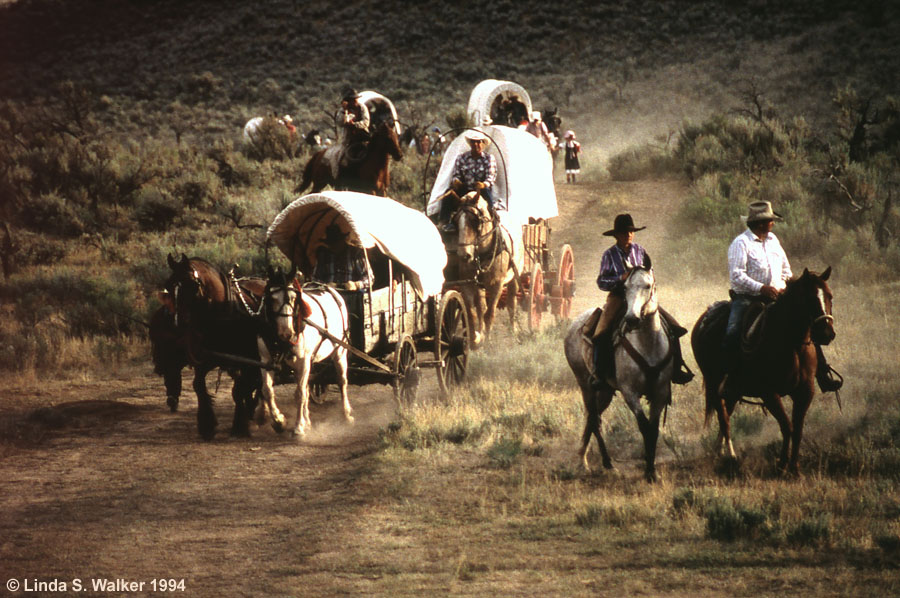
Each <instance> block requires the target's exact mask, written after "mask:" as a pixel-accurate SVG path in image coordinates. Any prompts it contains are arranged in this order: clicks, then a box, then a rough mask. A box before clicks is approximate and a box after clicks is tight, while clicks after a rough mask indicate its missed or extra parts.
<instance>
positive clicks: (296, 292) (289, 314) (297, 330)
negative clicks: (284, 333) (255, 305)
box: [266, 278, 306, 345]
mask: <svg viewBox="0 0 900 598" xmlns="http://www.w3.org/2000/svg"><path fill="white" fill-rule="evenodd" d="M292 291H293V296H292ZM279 293H281V294H283V296H284V299H283V301H282V302H281V306H280V307H279V308H278V311H274V310H272V311H271V312H270V313H271V315H272V318H273V320H274V321H276V322H277V321H278V319H280V318H289V321H290V322H292V323H293V325H294V334H293V335H292V338H291V341H290V343H291V344H292V345H297V344H299V343H300V335H301V334H302V333H303V330H304V329H305V328H306V321H305V319H304V318H301V317H299V316H300V296H301V294H302V293H303V290H302V289H301V287H300V281H298V280H297V279H296V278H294V279H293V280H292V281H291V282H287V281H285V283H283V284H279V285H277V286H276V285H272V286H269V287H268V288H267V289H266V298H267V299H268V298H270V297H273V296H275V295H276V294H279ZM267 302H268V301H267Z"/></svg>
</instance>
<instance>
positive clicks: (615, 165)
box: [608, 144, 681, 181]
mask: <svg viewBox="0 0 900 598" xmlns="http://www.w3.org/2000/svg"><path fill="white" fill-rule="evenodd" d="M680 164H681V163H680V162H679V161H678V160H676V159H675V157H674V156H673V155H672V153H671V151H669V149H668V148H665V147H659V146H657V145H652V144H645V145H642V146H640V147H637V148H633V149H629V150H626V151H624V152H622V153H619V154H616V155H614V156H612V157H611V158H610V159H609V165H608V169H609V176H610V178H611V179H612V180H614V181H637V180H640V179H644V178H658V177H662V176H667V175H671V174H676V173H678V172H679V170H680Z"/></svg>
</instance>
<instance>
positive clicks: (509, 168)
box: [425, 126, 559, 224]
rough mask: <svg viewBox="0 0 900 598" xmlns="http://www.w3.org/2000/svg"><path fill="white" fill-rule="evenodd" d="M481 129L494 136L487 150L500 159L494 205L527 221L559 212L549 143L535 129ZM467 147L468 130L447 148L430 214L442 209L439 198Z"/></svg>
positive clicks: (513, 218)
mask: <svg viewBox="0 0 900 598" xmlns="http://www.w3.org/2000/svg"><path fill="white" fill-rule="evenodd" d="M478 130H480V131H483V132H484V133H485V134H486V135H487V136H488V137H490V139H491V143H490V145H488V148H487V150H486V151H487V152H488V153H490V154H493V156H494V159H495V160H497V181H496V182H495V183H494V206H495V208H497V211H498V212H500V215H501V217H502V218H504V220H507V219H508V220H511V221H517V222H520V223H522V224H524V223H527V222H528V218H553V217H555V216H558V215H559V207H558V205H557V203H556V187H554V186H553V160H552V158H551V157H550V153H549V152H548V151H547V146H545V145H544V144H543V143H541V142H540V141H539V140H538V138H537V137H535V136H534V135H532V134H531V133H526V132H525V131H522V130H519V129H513V128H511V127H501V126H487V127H478ZM467 151H469V144H468V143H467V142H466V140H465V135H464V134H463V135H459V136H458V137H457V138H456V139H454V140H453V142H452V143H451V144H450V145H449V146H448V147H447V149H446V150H445V151H444V158H443V161H442V162H441V168H440V170H439V171H438V175H437V178H436V179H435V181H434V186H433V187H432V188H431V195H430V196H429V198H428V206H427V208H426V210H425V211H426V212H427V213H428V215H429V216H431V215H435V214H437V213H438V212H439V211H440V209H441V207H440V202H439V201H438V198H439V197H440V196H441V195H443V194H444V192H445V191H446V190H447V189H449V188H450V182H451V180H452V179H453V166H454V164H455V163H456V158H457V156H459V155H460V154H463V153H465V152H467ZM503 212H507V214H503ZM507 217H508V218H507Z"/></svg>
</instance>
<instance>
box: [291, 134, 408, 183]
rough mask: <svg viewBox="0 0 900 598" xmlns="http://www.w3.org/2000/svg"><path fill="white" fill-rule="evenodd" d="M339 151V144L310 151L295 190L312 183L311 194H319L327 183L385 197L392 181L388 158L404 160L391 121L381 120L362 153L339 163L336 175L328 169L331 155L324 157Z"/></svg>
mask: <svg viewBox="0 0 900 598" xmlns="http://www.w3.org/2000/svg"><path fill="white" fill-rule="evenodd" d="M340 151H341V147H340V146H338V145H335V146H331V147H330V148H327V149H324V150H321V151H319V152H316V153H315V154H313V156H312V158H310V159H309V162H307V163H306V166H305V167H304V169H303V178H302V179H301V181H300V184H299V185H297V187H296V188H295V189H294V192H295V193H302V192H303V190H304V189H306V188H307V187H308V186H309V185H310V184H312V192H313V193H318V192H319V191H321V190H322V189H324V188H325V187H326V186H328V185H331V187H332V188H334V189H342V190H348V191H358V192H360V193H369V194H372V195H380V196H381V197H386V196H387V189H388V186H389V185H390V183H391V171H390V163H391V158H394V159H395V160H402V159H403V152H402V150H401V149H400V139H399V138H398V137H397V132H396V131H395V130H394V124H393V122H391V121H383V122H381V123H380V124H379V125H377V126H376V127H375V131H374V132H373V133H372V139H371V140H370V141H369V144H368V146H367V148H366V152H365V155H364V156H363V157H361V158H360V159H359V160H357V161H354V162H351V163H350V164H349V165H348V166H346V167H344V166H341V167H340V169H339V170H338V174H337V177H336V178H335V176H334V173H333V171H332V169H331V162H330V158H331V156H326V152H340ZM339 157H340V156H338V158H339Z"/></svg>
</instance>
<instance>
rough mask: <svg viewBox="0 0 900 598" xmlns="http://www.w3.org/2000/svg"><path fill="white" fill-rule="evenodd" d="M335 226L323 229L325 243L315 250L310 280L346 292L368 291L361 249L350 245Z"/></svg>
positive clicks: (365, 267)
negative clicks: (313, 266) (311, 278)
mask: <svg viewBox="0 0 900 598" xmlns="http://www.w3.org/2000/svg"><path fill="white" fill-rule="evenodd" d="M349 234H350V233H345V232H343V231H342V230H341V227H340V226H338V225H337V224H329V225H328V227H327V228H326V229H325V243H324V244H323V245H322V246H320V247H319V248H318V249H317V250H316V267H315V269H314V270H313V278H314V279H315V280H318V281H319V282H324V283H325V284H327V285H329V286H333V287H336V288H338V289H342V290H346V291H362V290H365V289H367V288H369V266H368V263H367V262H366V253H365V250H364V249H363V248H362V247H358V246H356V245H352V244H350V243H349V242H348V241H347V236H348V235H349Z"/></svg>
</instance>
